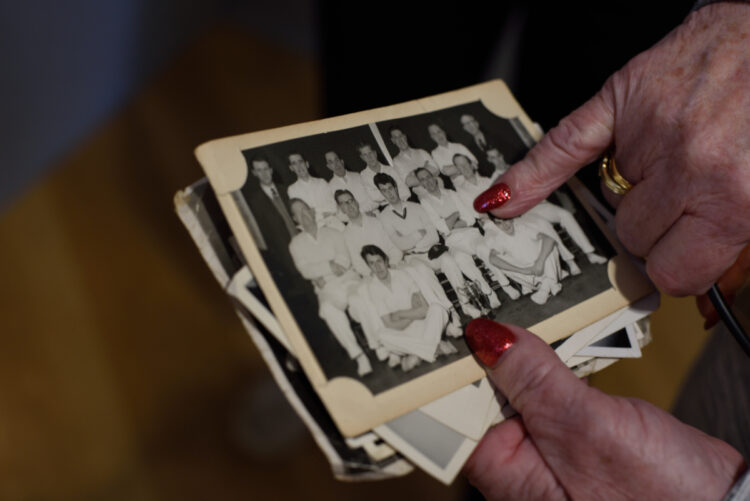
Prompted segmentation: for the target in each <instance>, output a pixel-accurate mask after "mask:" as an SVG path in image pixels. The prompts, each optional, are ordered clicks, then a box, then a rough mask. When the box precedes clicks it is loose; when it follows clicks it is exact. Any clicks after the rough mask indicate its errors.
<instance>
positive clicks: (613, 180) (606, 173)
mask: <svg viewBox="0 0 750 501" xmlns="http://www.w3.org/2000/svg"><path fill="white" fill-rule="evenodd" d="M599 177H600V178H601V179H602V181H604V186H606V187H607V189H609V191H611V192H613V193H615V194H617V195H625V194H626V193H627V192H629V191H630V190H631V189H633V185H632V184H630V182H629V181H628V180H627V179H625V178H624V177H622V175H620V173H619V172H618V171H617V166H616V165H615V151H614V149H610V150H609V151H608V152H607V153H605V154H604V156H603V157H602V159H601V161H600V162H599Z"/></svg>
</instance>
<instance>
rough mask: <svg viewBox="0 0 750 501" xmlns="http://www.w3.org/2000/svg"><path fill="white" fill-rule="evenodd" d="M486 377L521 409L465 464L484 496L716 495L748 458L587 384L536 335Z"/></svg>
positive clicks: (523, 338)
mask: <svg viewBox="0 0 750 501" xmlns="http://www.w3.org/2000/svg"><path fill="white" fill-rule="evenodd" d="M508 328H510V329H511V331H512V332H513V333H514V334H515V337H516V339H515V342H514V343H513V345H512V346H511V347H510V348H509V349H508V350H507V351H506V352H505V353H504V354H503V355H502V356H501V357H500V359H499V362H498V363H497V364H496V366H495V367H494V368H493V369H491V370H489V371H488V373H489V376H490V378H491V379H492V381H493V382H494V384H495V385H496V386H497V387H498V389H499V390H500V392H501V393H503V394H504V395H506V396H507V397H508V400H509V402H510V404H511V405H512V406H513V408H514V409H516V410H517V411H518V413H519V416H518V417H515V418H512V419H509V420H507V421H504V422H502V423H500V424H499V425H497V426H495V427H494V428H492V429H490V430H489V431H488V432H487V434H486V435H485V437H484V438H483V439H482V441H481V442H480V444H479V445H478V447H477V449H476V450H475V451H474V453H473V454H472V456H471V457H470V458H469V461H468V462H467V463H466V466H465V467H464V474H465V475H466V476H467V477H468V479H469V481H470V482H471V483H472V484H473V485H474V486H476V487H477V488H478V489H479V490H480V491H481V492H482V494H484V496H485V497H486V498H487V499H489V500H506V499H507V500H536V499H538V500H553V501H554V500H558V499H559V500H566V499H574V500H603V499H606V500H608V501H617V500H626V499H627V500H651V499H653V500H660V501H663V500H672V499H674V500H681V501H683V500H692V499H711V500H718V499H721V498H722V496H724V495H725V494H726V492H727V491H728V490H729V488H730V487H731V486H732V484H733V483H734V482H735V481H736V479H737V478H738V477H739V476H740V475H741V474H742V472H743V471H744V469H745V468H746V465H745V463H744V460H743V459H742V456H741V455H740V454H739V453H738V452H737V451H736V450H734V449H733V448H732V447H731V446H729V445H728V444H726V443H724V442H722V441H720V440H718V439H715V438H712V437H710V436H708V435H706V434H704V433H703V432H701V431H699V430H697V429H695V428H692V427H690V426H687V425H685V424H683V423H681V422H680V421H678V420H677V419H675V418H674V417H672V416H671V415H669V414H667V413H666V412H664V411H662V410H661V409H658V408H657V407H655V406H653V405H651V404H648V403H646V402H643V401H640V400H636V399H629V398H620V397H612V396H609V395H606V394H604V393H602V392H600V391H599V390H597V389H594V388H591V387H589V386H587V385H586V384H585V383H584V382H583V381H581V380H579V379H578V378H576V376H575V375H574V374H573V373H572V372H571V371H570V370H569V369H568V368H567V367H566V366H565V365H564V364H563V363H562V362H561V361H560V359H559V358H558V357H557V355H556V354H555V352H554V351H553V350H552V349H551V348H550V347H549V346H548V345H547V344H546V343H545V342H544V341H542V340H541V339H539V338H538V337H536V336H535V335H534V334H532V333H530V332H528V331H525V330H524V329H521V328H520V327H513V326H508Z"/></svg>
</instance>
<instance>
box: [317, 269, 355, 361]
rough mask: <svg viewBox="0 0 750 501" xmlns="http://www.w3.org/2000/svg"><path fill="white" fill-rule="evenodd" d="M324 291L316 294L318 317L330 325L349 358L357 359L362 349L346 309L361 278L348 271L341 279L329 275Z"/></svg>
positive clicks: (318, 290)
mask: <svg viewBox="0 0 750 501" xmlns="http://www.w3.org/2000/svg"><path fill="white" fill-rule="evenodd" d="M325 278H326V283H325V285H324V286H323V288H322V289H317V288H316V290H315V292H316V293H317V295H318V303H319V306H318V315H320V318H322V319H323V321H324V322H325V323H326V325H328V328H329V329H330V330H331V333H332V334H333V337H335V338H336V341H338V342H339V344H340V345H341V347H342V348H344V350H346V353H347V355H349V358H351V359H355V358H357V357H358V356H359V355H361V354H362V348H361V347H360V346H359V344H358V343H357V338H356V337H355V336H354V331H352V325H351V322H350V321H349V317H347V316H346V309H347V307H349V303H350V297H351V295H352V294H353V293H354V292H355V291H356V289H357V287H358V285H359V283H360V281H359V276H358V275H357V274H356V273H354V272H352V271H351V270H350V271H347V272H346V273H344V274H343V275H341V276H340V277H337V276H335V275H329V276H327V277H325Z"/></svg>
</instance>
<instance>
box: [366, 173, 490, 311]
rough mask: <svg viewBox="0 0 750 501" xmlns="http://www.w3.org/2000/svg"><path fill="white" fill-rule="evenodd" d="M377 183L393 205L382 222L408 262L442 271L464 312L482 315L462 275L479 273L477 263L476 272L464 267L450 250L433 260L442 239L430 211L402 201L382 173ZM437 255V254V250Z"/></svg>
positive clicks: (391, 183) (383, 212)
mask: <svg viewBox="0 0 750 501" xmlns="http://www.w3.org/2000/svg"><path fill="white" fill-rule="evenodd" d="M375 184H377V185H378V188H379V189H380V191H381V193H382V194H383V197H384V198H385V199H386V200H387V201H388V203H389V205H388V207H386V208H385V209H384V210H383V211H382V212H381V213H380V216H379V218H380V221H381V222H382V223H383V227H384V228H385V231H386V232H387V233H388V236H390V237H391V240H392V241H393V242H394V243H395V244H396V246H397V247H398V248H399V249H401V251H402V252H403V253H404V260H406V261H407V262H411V260H420V261H422V262H423V263H424V264H426V265H428V266H429V267H430V268H432V269H433V270H435V271H442V272H443V273H444V274H445V277H446V278H447V279H448V282H449V283H450V284H451V286H452V287H453V290H454V291H455V292H456V294H457V295H458V298H459V302H460V303H461V309H463V310H464V313H466V314H467V315H469V316H471V317H472V318H475V317H477V316H479V315H480V314H481V312H480V311H479V310H478V309H477V308H475V307H474V306H472V305H471V304H470V303H469V298H468V295H467V294H466V290H465V288H466V281H465V280H464V277H463V275H462V273H461V272H462V271H463V272H465V273H466V272H468V273H467V275H466V276H469V277H470V276H471V275H472V273H473V272H474V270H476V271H478V270H477V269H476V265H474V263H473V261H472V263H471V264H472V265H473V270H472V269H471V267H469V266H466V267H465V268H464V267H462V266H461V263H460V262H459V261H458V260H457V259H455V258H454V256H453V255H452V254H451V253H450V252H448V251H447V250H444V251H443V252H442V253H439V255H433V257H432V258H431V257H430V250H431V249H433V247H434V246H436V245H437V244H439V242H440V237H439V235H438V232H437V229H436V228H435V225H434V224H433V223H432V220H431V219H430V216H428V215H427V212H425V210H424V209H423V208H422V206H421V205H420V204H416V203H414V202H409V201H402V200H401V199H399V198H398V192H397V191H396V183H395V181H394V180H393V178H391V177H390V176H388V175H387V174H378V175H377V176H376V177H375ZM433 254H437V253H435V251H434V249H433ZM480 275H481V272H480Z"/></svg>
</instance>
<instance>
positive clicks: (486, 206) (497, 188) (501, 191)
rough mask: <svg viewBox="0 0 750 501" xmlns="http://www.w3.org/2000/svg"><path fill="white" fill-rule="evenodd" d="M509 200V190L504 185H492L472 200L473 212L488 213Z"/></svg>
mask: <svg viewBox="0 0 750 501" xmlns="http://www.w3.org/2000/svg"><path fill="white" fill-rule="evenodd" d="M508 200H510V188H509V187H508V185H507V184H505V183H498V184H493V185H492V186H490V187H489V188H487V190H485V191H484V192H482V193H480V194H479V196H478V197H477V198H476V199H475V200H474V210H476V211H477V212H489V211H491V210H492V209H497V208H498V207H500V206H501V205H503V204H504V203H505V202H507V201H508Z"/></svg>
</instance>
